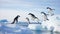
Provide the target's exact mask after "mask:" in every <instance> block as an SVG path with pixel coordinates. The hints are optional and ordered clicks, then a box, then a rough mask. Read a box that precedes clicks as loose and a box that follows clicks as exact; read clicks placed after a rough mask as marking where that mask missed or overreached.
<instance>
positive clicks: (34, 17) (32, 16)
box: [28, 13, 39, 23]
mask: <svg viewBox="0 0 60 34" xmlns="http://www.w3.org/2000/svg"><path fill="white" fill-rule="evenodd" d="M28 15H30V16H31V18H32V20H35V19H37V22H38V21H39V19H38V18H37V17H36V16H35V15H34V14H32V13H29V14H28ZM38 23H39V22H38Z"/></svg>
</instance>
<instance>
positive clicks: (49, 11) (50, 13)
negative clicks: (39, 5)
mask: <svg viewBox="0 0 60 34" xmlns="http://www.w3.org/2000/svg"><path fill="white" fill-rule="evenodd" d="M46 9H48V14H49V15H51V16H53V15H54V12H53V10H55V9H52V8H50V7H47V8H46Z"/></svg>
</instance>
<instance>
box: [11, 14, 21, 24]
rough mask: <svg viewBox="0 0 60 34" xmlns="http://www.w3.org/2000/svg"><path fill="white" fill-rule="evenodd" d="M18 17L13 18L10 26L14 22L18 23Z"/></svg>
mask: <svg viewBox="0 0 60 34" xmlns="http://www.w3.org/2000/svg"><path fill="white" fill-rule="evenodd" d="M19 17H20V16H19V15H17V16H16V17H15V18H14V20H13V22H12V23H11V24H14V23H15V22H16V23H18V18H19Z"/></svg>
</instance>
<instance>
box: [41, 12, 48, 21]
mask: <svg viewBox="0 0 60 34" xmlns="http://www.w3.org/2000/svg"><path fill="white" fill-rule="evenodd" d="M41 14H42V16H43V20H44V21H46V20H49V19H48V18H47V14H46V13H44V12H41Z"/></svg>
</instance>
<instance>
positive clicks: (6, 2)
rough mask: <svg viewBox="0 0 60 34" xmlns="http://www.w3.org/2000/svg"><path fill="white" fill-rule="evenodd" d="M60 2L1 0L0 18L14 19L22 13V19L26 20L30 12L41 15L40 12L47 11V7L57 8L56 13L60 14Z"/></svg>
mask: <svg viewBox="0 0 60 34" xmlns="http://www.w3.org/2000/svg"><path fill="white" fill-rule="evenodd" d="M59 3H60V0H0V19H10V20H13V18H14V17H15V16H16V15H20V16H21V17H20V20H22V19H23V20H25V19H24V18H25V17H27V14H28V13H33V14H35V15H36V16H37V17H40V12H42V11H43V12H47V9H46V7H51V8H53V9H55V11H54V13H55V14H57V15H60V4H59ZM38 14H39V15H38ZM21 18H22V19H21Z"/></svg>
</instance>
